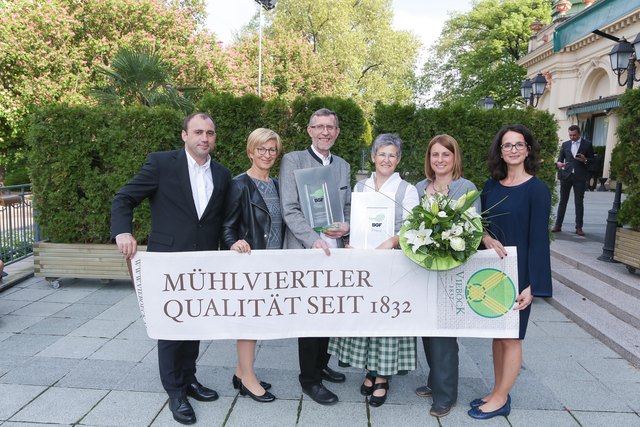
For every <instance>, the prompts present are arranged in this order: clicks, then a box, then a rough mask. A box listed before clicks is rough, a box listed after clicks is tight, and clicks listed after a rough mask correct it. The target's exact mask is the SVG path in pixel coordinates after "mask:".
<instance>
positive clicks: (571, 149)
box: [551, 125, 593, 236]
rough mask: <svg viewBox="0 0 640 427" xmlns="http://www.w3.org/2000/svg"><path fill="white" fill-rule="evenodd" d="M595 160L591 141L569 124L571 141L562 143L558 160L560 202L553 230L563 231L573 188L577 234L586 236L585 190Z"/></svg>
mask: <svg viewBox="0 0 640 427" xmlns="http://www.w3.org/2000/svg"><path fill="white" fill-rule="evenodd" d="M590 161H593V146H592V145H591V142H590V141H587V140H586V139H583V138H581V137H580V128H579V127H578V126H576V125H571V126H569V141H565V142H563V143H562V147H561V148H560V156H558V161H557V162H556V168H558V178H560V203H559V204H558V213H557V215H556V224H555V225H554V226H553V228H552V229H551V231H553V232H554V233H558V232H560V231H562V221H564V213H565V211H566V209H567V202H568V201H569V193H570V192H571V189H572V188H573V198H574V200H575V204H576V234H577V235H578V236H584V231H582V218H583V216H584V191H585V187H586V180H587V178H588V177H589V169H588V164H589V162H590Z"/></svg>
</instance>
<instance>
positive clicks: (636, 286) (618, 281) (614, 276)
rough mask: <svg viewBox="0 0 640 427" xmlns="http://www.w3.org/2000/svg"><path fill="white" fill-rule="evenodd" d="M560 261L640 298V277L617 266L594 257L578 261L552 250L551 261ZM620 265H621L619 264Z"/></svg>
mask: <svg viewBox="0 0 640 427" xmlns="http://www.w3.org/2000/svg"><path fill="white" fill-rule="evenodd" d="M554 258H555V259H559V260H561V261H563V262H565V263H567V264H569V265H570V266H572V267H573V268H575V269H577V270H580V271H583V272H585V273H587V274H588V275H590V276H592V277H595V278H596V279H598V280H600V281H602V282H604V283H607V284H609V285H611V286H614V287H616V288H617V289H619V290H621V291H623V292H626V293H627V294H629V295H632V296H634V297H636V298H640V277H639V276H634V275H632V274H631V273H629V272H627V271H621V270H620V269H619V268H615V266H616V264H610V263H606V262H602V261H598V260H596V259H593V258H592V257H590V256H589V257H586V258H579V259H576V258H574V257H571V256H569V255H567V254H564V253H562V252H560V251H558V250H557V249H554V248H553V247H552V248H551V259H552V260H553V259H554ZM617 265H619V264H617Z"/></svg>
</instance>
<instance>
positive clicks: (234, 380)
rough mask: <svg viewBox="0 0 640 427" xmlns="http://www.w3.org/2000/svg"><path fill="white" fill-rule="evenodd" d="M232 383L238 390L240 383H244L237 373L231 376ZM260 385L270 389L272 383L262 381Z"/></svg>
mask: <svg viewBox="0 0 640 427" xmlns="http://www.w3.org/2000/svg"><path fill="white" fill-rule="evenodd" d="M231 384H233V388H235V389H236V390H240V384H242V380H241V379H240V378H238V376H237V375H236V374H233V378H231ZM260 387H262V388H263V389H265V390H269V389H270V388H271V384H269V383H267V382H264V381H260Z"/></svg>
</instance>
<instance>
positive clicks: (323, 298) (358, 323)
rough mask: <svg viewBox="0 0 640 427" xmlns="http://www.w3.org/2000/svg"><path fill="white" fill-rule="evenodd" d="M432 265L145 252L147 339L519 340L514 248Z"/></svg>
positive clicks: (373, 254)
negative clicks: (447, 266)
mask: <svg viewBox="0 0 640 427" xmlns="http://www.w3.org/2000/svg"><path fill="white" fill-rule="evenodd" d="M508 251H509V256H508V257H505V258H504V259H502V260H501V259H500V258H498V256H497V255H496V253H495V251H493V250H486V251H479V252H478V253H477V254H475V255H474V256H473V257H471V259H470V260H469V261H468V262H467V263H466V264H464V265H462V266H460V267H458V268H454V269H452V270H448V271H442V272H438V271H429V270H426V269H424V268H422V267H420V266H418V265H417V264H415V263H413V262H412V261H410V260H408V259H407V258H406V257H405V256H404V254H403V253H402V251H398V250H368V249H332V250H331V256H326V255H325V254H324V252H323V251H322V250H320V249H292V250H256V251H252V252H251V253H250V254H239V253H236V252H234V251H219V252H218V251H211V252H170V253H167V252H138V254H137V255H136V257H135V258H134V259H133V261H132V267H133V275H134V285H135V288H136V294H137V297H138V303H139V306H140V311H141V312H142V315H143V317H144V321H145V324H146V326H147V333H148V335H149V337H151V338H154V339H167V340H210V339H276V338H291V337H301V336H303V337H314V336H319V337H326V336H332V337H338V336H370V337H373V336H458V337H486V338H489V337H497V338H517V337H518V312H517V311H514V310H513V304H514V301H515V296H516V294H517V289H518V282H517V280H518V279H517V276H518V275H517V257H516V248H515V247H509V248H508Z"/></svg>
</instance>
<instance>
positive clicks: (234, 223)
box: [222, 128, 284, 402]
mask: <svg viewBox="0 0 640 427" xmlns="http://www.w3.org/2000/svg"><path fill="white" fill-rule="evenodd" d="M281 151H282V143H281V142H280V136H278V134H277V133H275V132H274V131H272V130H270V129H265V128H258V129H256V130H254V131H253V132H251V134H250V135H249V138H248V140H247V156H248V157H249V159H250V160H251V168H249V170H248V171H246V172H245V173H242V174H240V175H238V176H236V177H235V178H233V180H232V181H231V187H230V188H229V190H228V191H227V201H226V205H227V206H226V211H225V221H224V224H223V226H222V233H223V238H224V243H225V245H226V246H227V247H229V248H230V249H231V250H234V251H237V252H240V253H249V252H251V249H281V248H282V238H283V236H284V223H283V222H282V214H281V212H280V197H279V195H278V183H277V181H276V180H275V179H273V178H271V177H270V176H269V171H270V170H271V167H272V166H273V164H274V163H275V161H276V159H277V158H278V155H279V154H280V152H281ZM255 349H256V341H255V340H238V341H237V351H238V366H237V368H236V373H235V375H234V376H233V386H234V388H236V389H239V390H240V394H241V395H243V396H245V395H249V396H250V397H251V398H252V399H253V400H256V401H258V402H272V401H273V400H275V396H274V395H273V394H271V393H269V392H268V391H267V390H268V389H269V388H271V385H270V384H269V383H265V382H264V381H259V380H258V378H257V377H256V374H255V372H254V370H253V362H254V359H255Z"/></svg>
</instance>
